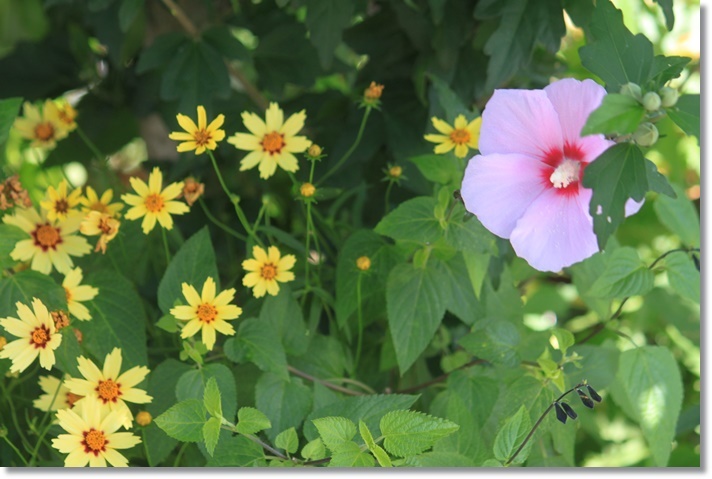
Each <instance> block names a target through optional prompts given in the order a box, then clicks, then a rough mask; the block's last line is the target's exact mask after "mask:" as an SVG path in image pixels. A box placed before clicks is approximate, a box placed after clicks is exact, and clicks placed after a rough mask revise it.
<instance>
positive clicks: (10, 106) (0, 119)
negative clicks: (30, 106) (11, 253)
mask: <svg viewBox="0 0 712 479" xmlns="http://www.w3.org/2000/svg"><path fill="white" fill-rule="evenodd" d="M20 105H22V98H4V99H2V100H0V146H2V145H4V144H5V142H6V141H7V135H8V132H9V131H10V128H12V124H13V123H14V122H15V118H17V114H18V113H19V112H20ZM0 236H1V235H0Z"/></svg>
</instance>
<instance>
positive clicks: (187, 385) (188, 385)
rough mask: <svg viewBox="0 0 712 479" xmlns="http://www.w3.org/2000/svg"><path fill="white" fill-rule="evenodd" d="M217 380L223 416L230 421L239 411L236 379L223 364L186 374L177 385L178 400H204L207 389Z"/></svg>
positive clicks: (212, 365)
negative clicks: (209, 384)
mask: <svg viewBox="0 0 712 479" xmlns="http://www.w3.org/2000/svg"><path fill="white" fill-rule="evenodd" d="M210 379H215V381H216V382H217V385H218V389H219V390H220V393H221V403H222V414H223V416H225V417H226V418H228V419H231V418H234V417H235V412H236V411H237V392H236V387H235V377H234V376H233V374H232V372H231V371H230V369H228V367H227V366H225V365H223V364H217V363H216V364H208V365H207V366H203V367H202V368H200V369H192V370H190V371H188V372H186V373H184V374H183V375H182V376H181V377H180V379H179V380H178V383H177V384H176V389H175V391H176V398H177V399H178V400H179V401H182V400H184V399H199V400H201V401H202V400H203V397H204V395H205V388H206V386H207V384H208V382H210Z"/></svg>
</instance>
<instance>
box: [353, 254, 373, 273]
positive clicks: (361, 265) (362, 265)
mask: <svg viewBox="0 0 712 479" xmlns="http://www.w3.org/2000/svg"><path fill="white" fill-rule="evenodd" d="M356 267H357V268H358V269H360V270H361V271H368V270H369V269H371V258H369V257H368V256H361V257H360V258H358V259H357V260H356Z"/></svg>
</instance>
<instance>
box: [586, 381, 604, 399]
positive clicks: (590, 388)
mask: <svg viewBox="0 0 712 479" xmlns="http://www.w3.org/2000/svg"><path fill="white" fill-rule="evenodd" d="M586 389H588V393H589V394H590V395H591V397H592V398H593V400H594V401H596V402H601V396H600V395H599V394H598V393H597V392H596V390H595V389H593V388H592V387H591V386H589V385H588V384H587V385H586Z"/></svg>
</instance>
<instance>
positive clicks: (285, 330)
mask: <svg viewBox="0 0 712 479" xmlns="http://www.w3.org/2000/svg"><path fill="white" fill-rule="evenodd" d="M259 319H260V321H261V322H262V323H263V328H264V329H266V330H268V331H271V332H272V334H273V338H274V337H279V338H281V339H282V345H283V346H284V350H285V351H286V353H287V354H290V355H293V356H301V355H302V354H304V353H305V352H306V350H307V348H308V347H309V339H310V337H309V333H308V331H307V327H306V325H305V323H304V314H303V313H302V308H300V307H299V303H298V302H297V300H296V299H295V298H294V296H293V295H292V289H291V288H290V287H289V285H284V284H283V285H281V286H280V288H279V294H277V296H271V295H270V296H267V298H266V299H265V301H264V303H263V304H262V309H261V310H260V317H259ZM273 372H275V373H276V371H273Z"/></svg>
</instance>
